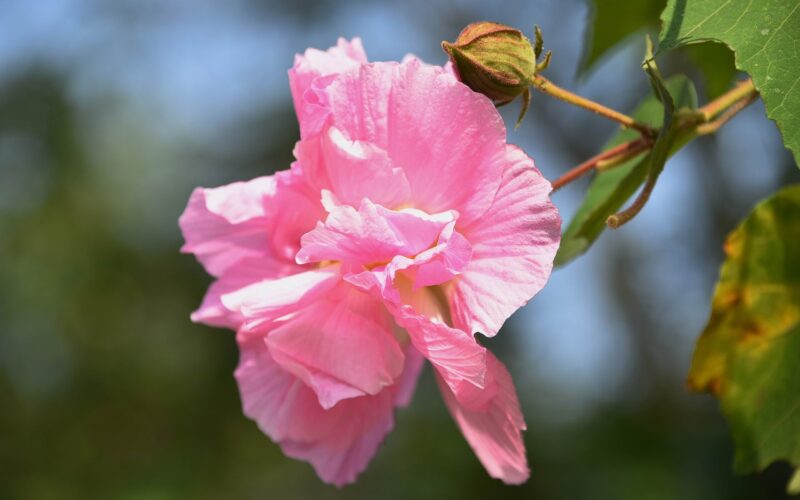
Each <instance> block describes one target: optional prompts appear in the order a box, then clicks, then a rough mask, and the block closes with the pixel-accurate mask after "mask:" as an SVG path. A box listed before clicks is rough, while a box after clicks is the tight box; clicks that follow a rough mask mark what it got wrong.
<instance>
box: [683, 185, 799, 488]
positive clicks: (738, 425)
mask: <svg viewBox="0 0 800 500" xmlns="http://www.w3.org/2000/svg"><path fill="white" fill-rule="evenodd" d="M725 253H726V259H725V262H724V263H723V265H722V269H721V271H720V280H719V283H717V287H716V289H715V291H714V298H713V301H712V306H711V318H710V319H709V321H708V325H706V328H705V330H704V331H703V333H702V335H701V336H700V339H699V340H698V342H697V348H696V350H695V353H694V359H693V360H692V367H691V370H690V372H689V380H688V383H689V387H690V388H692V389H693V390H698V391H709V392H712V393H713V394H715V395H716V396H717V397H718V398H719V400H720V403H721V406H722V411H723V413H724V414H725V416H726V418H727V419H728V422H729V424H730V428H731V432H732V434H733V439H734V441H735V443H736V458H735V461H734V467H735V469H736V470H737V471H739V472H750V471H755V470H761V469H763V468H765V467H766V466H767V465H769V464H770V463H771V462H773V461H775V460H788V461H789V462H791V463H792V464H794V465H795V466H798V465H800V185H794V186H791V187H789V188H786V189H784V190H782V191H780V192H779V193H778V194H777V195H775V196H773V197H771V198H770V199H768V200H767V201H765V202H762V203H760V204H759V205H758V206H757V207H756V208H755V210H753V212H752V213H751V214H750V215H749V216H748V217H747V218H746V219H745V220H744V222H742V223H741V224H740V225H739V227H737V228H736V229H735V230H734V231H733V232H732V233H731V234H730V235H729V236H728V239H727V240H726V242H725Z"/></svg>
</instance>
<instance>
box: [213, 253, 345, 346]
mask: <svg viewBox="0 0 800 500" xmlns="http://www.w3.org/2000/svg"><path fill="white" fill-rule="evenodd" d="M339 283H340V275H339V268H338V267H337V266H328V267H324V268H319V269H313V270H309V271H305V272H300V273H296V274H292V275H289V276H285V277H283V278H279V279H272V280H270V279H267V280H261V281H257V282H255V283H252V284H249V285H248V286H245V287H241V288H239V289H236V290H234V291H232V292H230V293H226V294H223V295H222V296H221V297H220V299H221V302H222V304H223V305H224V307H225V308H227V309H228V310H230V311H235V312H236V313H238V314H239V315H241V316H242V317H243V318H244V324H243V330H244V331H246V332H249V333H259V332H261V333H263V332H265V331H266V330H268V329H269V328H270V327H272V326H273V325H274V322H275V321H276V320H278V319H279V318H282V317H284V316H287V315H290V314H296V313H298V312H300V311H301V310H303V309H304V308H305V307H306V306H308V305H310V304H312V303H313V302H314V301H316V300H318V299H319V298H320V297H322V296H324V295H325V294H327V293H328V292H330V291H331V290H332V289H333V288H334V287H336V285H338V284H339Z"/></svg>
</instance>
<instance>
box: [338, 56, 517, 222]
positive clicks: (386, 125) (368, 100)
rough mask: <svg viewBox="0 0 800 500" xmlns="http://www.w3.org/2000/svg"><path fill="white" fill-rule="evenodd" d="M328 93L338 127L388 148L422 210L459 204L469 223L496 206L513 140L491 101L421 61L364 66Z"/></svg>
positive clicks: (433, 210) (440, 209)
mask: <svg viewBox="0 0 800 500" xmlns="http://www.w3.org/2000/svg"><path fill="white" fill-rule="evenodd" d="M325 92H326V96H327V100H328V105H329V106H330V110H331V120H332V121H331V123H332V125H334V126H336V127H337V128H339V129H340V130H342V131H343V132H344V133H345V134H346V135H347V136H348V137H349V138H350V139H351V140H357V141H364V142H369V143H371V144H374V145H375V146H376V147H378V148H380V149H382V150H384V151H386V152H387V153H388V155H389V158H391V161H392V163H393V165H395V166H397V167H400V168H402V169H403V170H404V172H405V175H406V178H407V179H408V183H409V186H410V189H411V198H412V202H413V205H414V206H415V207H416V208H419V209H421V210H424V211H426V212H428V213H436V212H443V211H446V210H451V209H454V210H457V211H458V212H459V213H460V214H461V215H460V217H461V220H462V222H463V223H469V222H471V221H473V220H475V219H477V218H478V217H480V216H481V215H482V214H483V213H484V212H485V211H486V209H488V208H489V205H490V204H491V202H492V199H493V197H494V193H495V192H496V191H497V188H498V186H499V183H500V178H501V176H502V172H503V163H502V162H499V161H497V160H498V158H499V157H501V156H502V155H503V153H504V151H505V144H506V142H505V141H506V130H505V126H504V125H503V120H502V118H501V117H500V115H499V114H498V112H497V110H496V109H495V108H494V106H493V105H492V103H491V102H490V101H489V99H487V98H486V97H484V96H482V95H480V94H477V93H475V92H473V91H472V90H470V89H469V88H468V87H467V86H466V85H463V84H462V83H460V82H459V81H458V80H457V79H456V78H455V77H454V76H453V75H452V74H449V73H447V72H446V71H445V70H444V69H442V68H441V67H438V66H430V65H426V64H423V63H421V62H420V61H419V60H416V59H410V60H408V61H407V62H404V63H402V64H397V63H372V64H364V65H361V66H360V67H359V68H358V69H352V70H349V71H347V72H345V73H342V74H341V75H339V76H338V77H337V78H336V79H335V80H334V81H333V82H331V84H330V85H329V86H328V87H327V89H326V91H325Z"/></svg>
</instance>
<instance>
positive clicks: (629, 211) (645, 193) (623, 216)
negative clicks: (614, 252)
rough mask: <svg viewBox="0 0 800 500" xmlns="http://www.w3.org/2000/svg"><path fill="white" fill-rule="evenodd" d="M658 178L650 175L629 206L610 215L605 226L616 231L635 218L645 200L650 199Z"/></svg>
mask: <svg viewBox="0 0 800 500" xmlns="http://www.w3.org/2000/svg"><path fill="white" fill-rule="evenodd" d="M657 177H658V176H653V175H651V176H650V177H648V178H647V182H646V183H645V185H644V187H643V188H642V190H641V191H640V192H639V196H637V197H636V199H635V200H633V203H631V206H629V207H628V208H626V209H625V210H623V211H622V212H617V213H615V214H613V215H610V216H609V217H608V219H606V224H607V225H608V227H610V228H611V229H617V228H618V227H620V226H621V225H623V224H625V223H626V222H628V221H629V220H631V219H633V218H634V217H636V214H638V213H639V212H640V211H641V210H642V208H643V207H644V205H645V203H647V200H649V199H650V194H651V193H652V192H653V188H654V187H656V179H657Z"/></svg>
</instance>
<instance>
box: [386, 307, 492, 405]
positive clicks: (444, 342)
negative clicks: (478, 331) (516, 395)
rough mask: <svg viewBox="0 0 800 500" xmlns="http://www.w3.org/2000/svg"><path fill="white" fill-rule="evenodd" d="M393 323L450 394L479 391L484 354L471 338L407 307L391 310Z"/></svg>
mask: <svg viewBox="0 0 800 500" xmlns="http://www.w3.org/2000/svg"><path fill="white" fill-rule="evenodd" d="M395 320H396V321H397V324H398V325H400V326H402V327H403V328H405V329H406V331H408V336H409V338H410V339H411V343H412V344H413V345H414V347H415V348H416V349H417V350H418V351H419V352H420V354H422V355H423V356H425V358H427V360H428V361H430V362H431V363H432V364H433V366H435V367H436V369H437V371H438V372H439V373H440V375H441V376H442V378H443V379H444V380H445V382H446V383H447V384H448V385H450V386H451V387H452V390H453V391H460V388H461V387H462V386H465V385H473V386H476V387H483V385H484V376H485V373H486V355H487V352H488V351H487V350H486V348H484V347H483V346H481V345H480V344H478V342H477V341H476V340H475V338H474V337H473V336H472V335H470V334H468V333H466V332H463V331H461V330H456V329H454V328H450V327H449V326H447V325H445V324H444V323H442V322H439V321H435V320H432V319H430V318H428V317H426V316H425V315H423V314H419V313H417V312H416V311H415V310H414V309H413V308H412V307H411V306H407V305H404V306H400V307H399V308H397V309H396V310H395ZM462 382H467V384H462Z"/></svg>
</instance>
